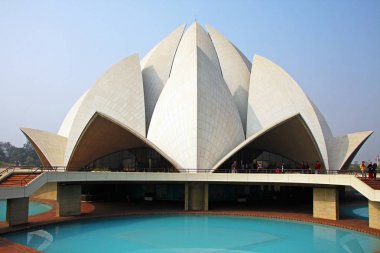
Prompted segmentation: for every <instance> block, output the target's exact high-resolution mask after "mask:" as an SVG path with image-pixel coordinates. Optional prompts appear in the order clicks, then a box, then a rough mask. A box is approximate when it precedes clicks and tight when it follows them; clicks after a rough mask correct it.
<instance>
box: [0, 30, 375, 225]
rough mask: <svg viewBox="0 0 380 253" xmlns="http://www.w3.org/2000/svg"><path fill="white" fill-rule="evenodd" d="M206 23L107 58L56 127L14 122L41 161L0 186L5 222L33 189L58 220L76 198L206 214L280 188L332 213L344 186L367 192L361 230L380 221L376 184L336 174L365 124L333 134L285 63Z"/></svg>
mask: <svg viewBox="0 0 380 253" xmlns="http://www.w3.org/2000/svg"><path fill="white" fill-rule="evenodd" d="M206 29H207V31H206ZM206 29H204V28H203V27H202V26H200V25H199V24H198V23H193V24H192V25H190V26H188V27H186V26H185V25H182V26H180V27H178V28H177V29H176V30H174V31H173V32H172V33H170V34H169V35H168V36H167V37H165V38H164V39H163V40H162V41H161V42H159V43H158V44H157V45H156V46H154V47H153V48H152V49H151V50H150V52H149V53H148V54H147V55H145V56H144V57H143V58H140V57H139V56H138V55H137V54H136V55H131V56H128V57H127V58H125V59H123V60H121V61H120V62H117V63H115V64H114V65H113V66H111V67H110V68H109V69H108V70H107V71H106V72H105V73H104V74H103V75H102V76H101V77H100V78H99V79H98V81H97V82H96V83H95V84H94V85H93V86H92V87H90V88H89V89H88V90H87V91H86V92H85V93H84V94H83V95H82V96H81V97H80V98H79V99H78V100H77V101H76V102H75V104H74V105H73V106H72V108H71V109H70V111H69V112H68V113H67V115H66V117H65V118H64V119H63V122H62V124H61V126H60V128H59V131H58V133H51V132H46V131H43V130H37V129H32V128H22V129H21V131H22V132H23V133H24V134H25V136H26V137H27V139H28V140H29V141H30V142H31V143H32V145H33V147H34V149H35V151H36V153H37V154H38V156H39V158H40V160H41V163H42V164H43V168H44V169H41V171H40V174H38V175H37V176H36V177H35V178H34V179H33V180H31V181H30V182H27V183H25V184H24V185H21V186H18V187H8V188H7V189H6V190H5V187H4V188H2V187H0V198H1V199H7V203H8V207H7V222H8V224H9V226H11V227H12V226H16V225H19V224H26V223H28V215H27V207H26V206H27V204H26V203H27V202H28V201H29V198H31V197H36V196H39V197H46V198H51V199H54V200H55V201H57V206H58V208H57V210H58V211H57V212H58V215H59V216H60V217H67V216H75V215H80V214H81V201H82V202H83V201H85V200H96V199H108V200H123V199H124V200H125V199H128V201H129V200H131V201H133V200H138V199H143V200H145V201H152V200H157V201H160V200H163V201H178V202H180V203H181V205H182V210H184V211H207V210H209V208H211V207H212V206H213V205H214V204H215V203H217V202H218V201H223V200H226V201H227V200H228V201H232V202H234V201H235V202H236V201H238V202H246V201H253V202H254V201H255V199H257V198H259V197H258V196H265V194H266V193H268V192H271V194H272V195H271V196H272V197H273V196H274V195H273V193H278V192H283V195H281V196H282V197H283V198H285V199H286V198H288V197H289V198H290V197H291V196H300V194H301V195H302V194H305V195H308V196H310V199H311V202H312V206H313V208H312V211H311V212H312V217H314V218H318V219H325V220H339V195H340V194H342V189H344V188H345V187H346V188H347V187H350V188H351V189H354V190H355V191H357V192H358V193H360V194H361V195H362V196H364V197H365V198H366V200H367V203H368V208H369V227H371V228H374V229H380V191H379V190H380V188H378V189H377V188H376V187H374V186H371V185H369V184H368V183H367V182H365V181H363V180H362V179H361V178H359V177H357V176H356V175H351V174H347V173H345V172H346V171H347V170H348V168H349V165H350V164H351V162H352V160H353V158H354V157H355V155H356V154H357V152H358V151H359V149H360V148H361V146H362V145H363V144H364V142H365V141H366V140H367V139H368V138H369V137H370V135H371V134H372V131H364V132H355V133H348V134H347V135H345V136H333V134H332V131H331V130H330V128H329V126H328V123H327V122H326V120H325V118H324V117H323V115H322V114H321V112H320V111H319V110H318V108H317V107H316V105H315V104H314V103H313V101H311V100H310V98H309V97H308V96H307V95H306V94H305V93H304V91H303V90H302V89H301V87H300V86H299V85H298V84H297V82H296V81H295V80H294V79H293V78H292V77H291V76H290V75H289V74H288V73H287V72H286V71H285V70H284V69H282V68H281V67H280V66H278V65H276V64H275V63H273V62H272V61H270V60H269V59H267V58H265V57H263V56H259V55H255V56H254V57H253V59H252V61H250V60H249V59H247V58H246V57H245V56H244V54H243V53H242V52H240V51H239V49H238V48H237V47H236V46H235V45H234V44H232V43H231V42H230V41H229V40H228V39H226V38H225V37H224V36H223V35H222V34H221V33H220V32H219V31H217V30H215V29H214V28H212V27H211V26H206ZM316 164H319V165H318V167H317V166H316ZM315 170H317V171H316V172H317V174H315ZM0 186H1V185H0ZM379 187H380V186H379ZM343 192H344V190H343ZM281 196H280V197H281ZM272 197H271V199H272ZM277 197H278V196H277V195H276V198H277ZM273 199H275V198H273ZM214 206H215V205H214Z"/></svg>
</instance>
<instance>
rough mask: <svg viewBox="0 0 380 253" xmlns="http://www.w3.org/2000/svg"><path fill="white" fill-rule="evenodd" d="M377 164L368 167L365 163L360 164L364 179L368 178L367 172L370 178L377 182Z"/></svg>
mask: <svg viewBox="0 0 380 253" xmlns="http://www.w3.org/2000/svg"><path fill="white" fill-rule="evenodd" d="M376 170H377V163H373V164H372V162H369V163H368V165H367V166H366V165H365V162H364V161H362V163H361V164H360V171H361V173H362V177H363V178H367V171H368V178H369V179H373V180H376V174H377V171H376Z"/></svg>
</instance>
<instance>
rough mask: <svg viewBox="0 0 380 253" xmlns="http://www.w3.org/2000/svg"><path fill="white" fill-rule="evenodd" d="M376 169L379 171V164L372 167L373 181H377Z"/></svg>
mask: <svg viewBox="0 0 380 253" xmlns="http://www.w3.org/2000/svg"><path fill="white" fill-rule="evenodd" d="M376 169H377V163H373V165H372V171H373V180H376Z"/></svg>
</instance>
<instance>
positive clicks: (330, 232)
mask: <svg viewBox="0 0 380 253" xmlns="http://www.w3.org/2000/svg"><path fill="white" fill-rule="evenodd" d="M5 237H6V238H8V239H10V240H13V241H16V242H18V243H21V244H24V245H27V246H29V247H33V248H35V249H38V250H41V251H43V252H46V253H51V252H73V253H75V252H80V253H84V252H107V253H108V252H109V253H111V252H136V253H137V252H154V253H159V252H165V253H168V252H169V253H171V252H180V253H190V252H207V253H210V252H213V253H214V252H235V253H244V252H271V253H272V252H291V253H297V252H300V253H301V252H302V253H304V252H308V253H312V252H324V253H326V252H355V253H361V252H375V251H377V250H380V238H378V237H373V236H368V235H365V234H361V233H355V232H352V231H348V230H343V229H339V228H334V227H328V226H322V225H316V224H307V223H299V222H287V221H278V220H270V219H258V218H251V217H226V216H187V215H184V216H182V215H178V216H147V217H125V218H114V219H106V220H97V221H84V222H78V223H66V224H61V225H51V226H47V227H43V228H38V229H34V230H30V231H26V232H20V233H15V234H9V235H5Z"/></svg>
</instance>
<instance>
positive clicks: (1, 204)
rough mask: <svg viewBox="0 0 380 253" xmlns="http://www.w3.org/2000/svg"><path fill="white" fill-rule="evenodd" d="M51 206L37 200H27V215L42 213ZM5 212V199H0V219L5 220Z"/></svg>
mask: <svg viewBox="0 0 380 253" xmlns="http://www.w3.org/2000/svg"><path fill="white" fill-rule="evenodd" d="M51 208H52V207H51V206H50V205H47V204H43V203H38V202H29V216H31V215H36V214H39V213H44V212H47V211H50V210H51ZM6 212H7V201H6V200H0V221H5V219H6Z"/></svg>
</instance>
